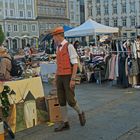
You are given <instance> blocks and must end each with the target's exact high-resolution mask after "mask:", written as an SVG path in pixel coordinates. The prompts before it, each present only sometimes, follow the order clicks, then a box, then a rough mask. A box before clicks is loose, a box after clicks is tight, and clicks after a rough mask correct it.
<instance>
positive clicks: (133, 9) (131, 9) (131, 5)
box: [130, 2, 135, 13]
mask: <svg viewBox="0 0 140 140" xmlns="http://www.w3.org/2000/svg"><path fill="white" fill-rule="evenodd" d="M130 12H131V13H134V12H135V2H131V3H130Z"/></svg>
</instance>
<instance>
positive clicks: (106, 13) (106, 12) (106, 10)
mask: <svg viewBox="0 0 140 140" xmlns="http://www.w3.org/2000/svg"><path fill="white" fill-rule="evenodd" d="M104 8H105V9H104V10H105V11H104V12H105V13H104V14H105V15H108V7H107V6H105V7H104Z"/></svg>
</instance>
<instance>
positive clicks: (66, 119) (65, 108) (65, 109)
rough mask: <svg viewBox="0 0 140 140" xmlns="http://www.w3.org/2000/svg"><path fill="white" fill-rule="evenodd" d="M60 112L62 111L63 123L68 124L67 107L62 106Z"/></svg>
mask: <svg viewBox="0 0 140 140" xmlns="http://www.w3.org/2000/svg"><path fill="white" fill-rule="evenodd" d="M60 111H61V115H62V121H64V122H68V111H67V106H60Z"/></svg>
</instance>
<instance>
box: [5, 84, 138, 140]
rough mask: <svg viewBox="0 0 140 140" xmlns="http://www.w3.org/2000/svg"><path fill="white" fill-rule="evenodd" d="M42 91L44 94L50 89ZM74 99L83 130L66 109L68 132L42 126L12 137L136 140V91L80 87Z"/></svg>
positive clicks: (85, 85)
mask: <svg viewBox="0 0 140 140" xmlns="http://www.w3.org/2000/svg"><path fill="white" fill-rule="evenodd" d="M44 89H45V94H47V93H48V92H49V90H50V89H51V86H49V85H44ZM76 98H77V100H78V102H79V104H80V106H81V108H82V109H83V110H84V111H85V113H86V118H87V123H86V126H84V127H81V126H80V124H79V120H78V115H77V114H76V113H75V112H74V110H73V109H72V108H70V107H69V108H68V110H69V121H70V125H71V129H70V130H68V131H63V132H58V133H55V132H53V129H54V128H53V127H48V126H47V124H43V125H38V126H36V127H34V128H31V129H27V130H24V131H21V132H18V133H16V139H15V140H140V121H139V120H140V91H139V89H132V88H128V89H120V88H117V87H110V86H109V85H108V84H103V85H96V84H93V83H91V84H81V85H79V86H77V88H76ZM7 140H9V139H8V138H7Z"/></svg>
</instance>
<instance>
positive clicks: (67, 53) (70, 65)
mask: <svg viewBox="0 0 140 140" xmlns="http://www.w3.org/2000/svg"><path fill="white" fill-rule="evenodd" d="M52 35H53V40H54V43H55V45H56V46H57V49H56V61H57V71H56V76H55V82H56V87H57V95H58V100H59V104H60V110H61V114H62V123H60V124H59V125H58V126H57V127H56V128H55V132H58V131H63V130H68V129H69V128H70V126H69V122H68V116H67V106H66V104H67V103H68V104H69V105H70V106H71V107H72V108H74V109H75V110H76V112H77V113H78V115H79V120H80V124H81V125H82V126H84V125H85V122H86V120H85V114H84V112H83V111H81V109H80V107H79V105H78V103H77V101H76V99H75V93H74V89H75V80H76V73H77V67H78V61H77V57H78V56H77V53H76V50H75V49H74V46H73V45H72V44H69V43H68V41H67V40H65V38H64V29H63V27H57V28H55V29H54V30H53V32H52Z"/></svg>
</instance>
